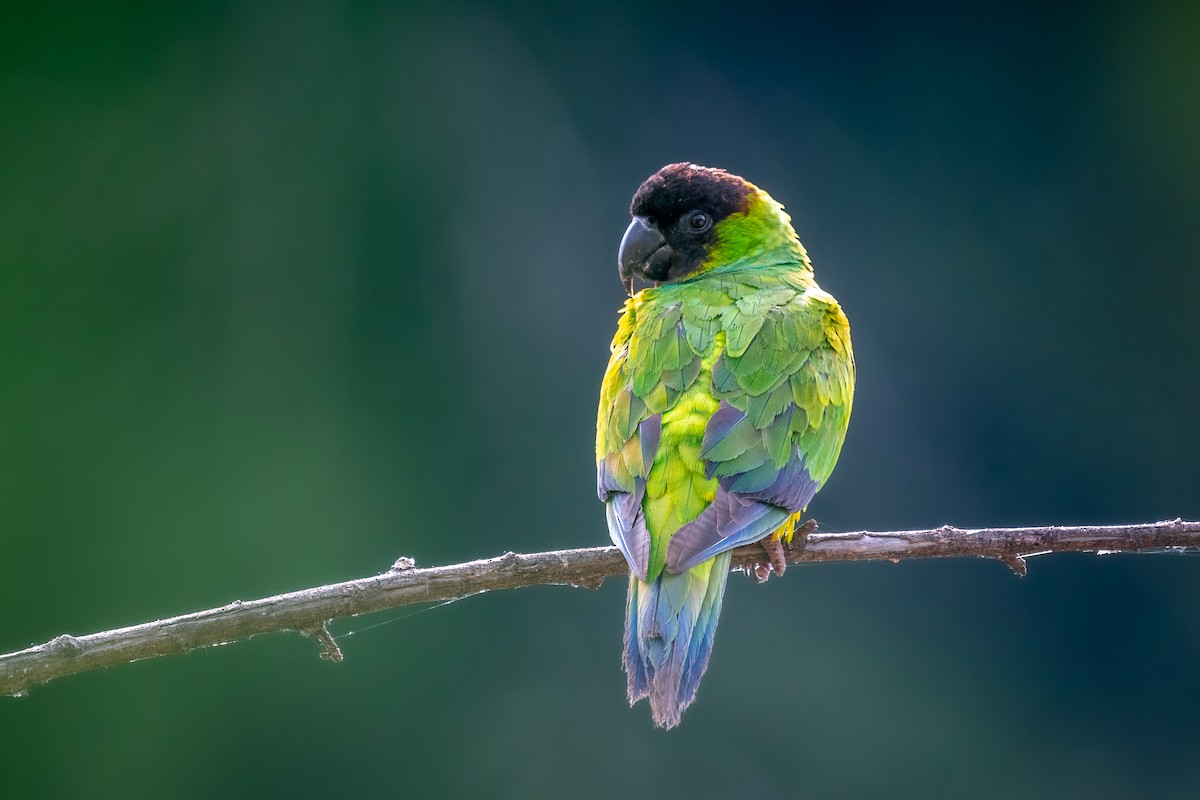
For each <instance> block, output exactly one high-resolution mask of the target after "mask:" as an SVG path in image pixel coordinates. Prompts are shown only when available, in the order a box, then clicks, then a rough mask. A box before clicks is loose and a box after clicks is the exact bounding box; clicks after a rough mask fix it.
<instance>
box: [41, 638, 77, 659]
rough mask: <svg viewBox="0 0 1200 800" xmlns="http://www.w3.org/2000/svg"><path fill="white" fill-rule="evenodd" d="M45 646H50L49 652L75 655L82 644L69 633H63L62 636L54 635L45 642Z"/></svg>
mask: <svg viewBox="0 0 1200 800" xmlns="http://www.w3.org/2000/svg"><path fill="white" fill-rule="evenodd" d="M47 646H48V647H49V648H50V652H52V653H57V654H58V655H63V656H73V655H76V654H77V653H78V652H79V651H80V650H82V649H83V645H82V644H80V642H79V640H78V639H76V638H75V637H74V636H72V635H71V634H69V633H64V634H63V635H62V636H55V637H54V638H53V639H51V640H50V641H49V642H48V643H47Z"/></svg>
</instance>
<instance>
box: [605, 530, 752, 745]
mask: <svg viewBox="0 0 1200 800" xmlns="http://www.w3.org/2000/svg"><path fill="white" fill-rule="evenodd" d="M729 555H730V554H729V552H728V551H726V552H724V553H721V554H720V555H718V556H716V557H715V558H713V559H711V560H709V561H706V562H704V563H703V564H699V565H697V566H695V567H692V568H691V569H690V570H688V571H687V572H682V573H680V574H678V575H670V574H667V573H665V572H664V573H663V574H662V575H661V576H660V577H659V578H658V579H657V580H655V581H654V582H653V583H646V582H644V581H640V580H638V578H637V577H636V576H630V578H629V597H628V599H627V600H626V603H625V658H624V661H625V673H626V675H628V677H629V704H630V705H633V704H634V703H636V702H637V701H638V700H641V699H642V698H643V697H649V698H650V710H651V713H652V714H653V716H654V723H655V724H656V725H659V726H661V727H664V728H673V727H675V726H676V725H678V724H679V717H680V715H681V714H683V710H684V709H685V708H687V707H688V706H689V705H691V703H692V700H694V699H695V698H696V687H698V686H699V685H700V676H702V675H703V674H704V670H705V669H706V668H707V667H708V656H709V654H710V653H711V652H712V643H713V636H714V634H716V632H717V617H718V616H720V614H721V598H722V596H723V595H724V594H725V580H726V578H728V577H729Z"/></svg>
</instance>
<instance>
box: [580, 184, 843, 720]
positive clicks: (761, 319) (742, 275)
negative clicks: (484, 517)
mask: <svg viewBox="0 0 1200 800" xmlns="http://www.w3.org/2000/svg"><path fill="white" fill-rule="evenodd" d="M630 215H631V216H632V218H633V219H632V221H631V222H630V223H629V227H628V229H627V230H626V231H625V234H624V236H623V237H622V239H621V245H620V249H619V251H618V256H617V262H618V272H619V276H620V279H621V282H622V284H623V285H624V286H625V287H626V288H627V290H628V293H629V298H628V299H627V300H626V301H625V304H624V307H623V309H622V310H621V314H620V318H619V321H618V324H617V332H616V334H615V336H614V337H613V340H612V345H611V348H610V351H611V357H610V360H609V363H608V368H607V369H606V370H605V373H604V377H603V381H602V383H601V389H600V403H599V411H598V414H597V424H596V489H597V494H598V495H599V497H600V500H601V501H602V502H603V503H604V505H605V516H606V520H607V526H608V532H609V536H610V538H611V539H612V541H613V543H614V544H615V545H616V546H617V548H618V549H619V550H620V551H621V553H622V555H623V556H624V557H625V560H626V561H627V562H628V563H629V570H630V577H629V593H628V596H627V600H626V610H625V636H624V653H623V656H622V663H623V666H624V669H625V673H626V677H627V682H628V695H629V704H630V705H631V706H632V705H634V704H636V703H637V702H638V701H639V700H641V699H643V698H648V699H649V704H650V710H651V716H652V718H653V721H654V723H655V725H657V726H659V727H662V728H668V729H669V728H673V727H675V726H676V725H678V724H679V721H680V716H681V715H682V713H683V711H684V710H685V709H686V708H687V707H688V706H689V705H691V703H692V701H693V700H694V699H695V697H696V690H697V687H698V686H699V683H700V678H701V676H702V675H703V674H704V671H705V669H706V668H707V666H708V661H709V656H710V654H711V652H712V646H713V637H714V635H715V633H716V628H717V618H718V616H719V614H720V612H721V600H722V597H723V595H724V593H725V583H726V578H727V577H728V575H729V572H730V555H731V550H732V549H733V548H735V547H737V546H739V545H743V544H748V543H752V542H761V543H762V547H763V550H764V559H765V561H764V562H763V563H759V564H756V565H755V566H754V567H753V568H752V575H753V576H754V577H755V578H757V579H758V580H759V582H762V581H765V580H766V579H767V578H768V577H769V576H770V574H771V573H772V572H774V573H775V574H777V575H781V574H782V573H783V572H784V570H785V568H786V566H787V561H786V559H785V557H784V545H785V544H787V543H789V542H790V541H791V539H792V537H793V535H794V534H795V532H796V530H797V523H798V522H799V521H800V517H801V514H802V512H804V510H805V509H806V507H807V506H808V504H809V501H811V500H812V498H813V496H814V495H815V494H816V493H817V491H818V490H819V489H820V488H821V487H822V486H823V485H824V483H825V481H826V480H827V479H828V478H829V475H830V473H831V472H832V471H833V467H834V464H835V463H836V462H837V460H838V456H839V454H840V453H841V449H842V443H843V441H844V439H845V436H846V428H847V425H848V423H849V420H850V408H851V401H852V399H853V395H854V381H855V367H854V354H853V351H852V350H851V346H850V325H849V322H848V321H847V319H846V315H845V314H844V313H843V312H842V308H841V306H840V305H839V304H838V302H837V301H836V300H835V299H834V298H833V296H832V295H830V294H829V293H827V292H825V291H823V290H822V289H821V288H820V287H819V286H818V285H817V283H816V280H815V279H814V277H813V269H812V265H811V263H810V262H809V258H808V254H807V252H806V251H805V249H804V247H803V246H802V245H801V244H800V240H799V238H798V237H797V235H796V232H795V230H794V229H793V228H792V222H791V217H790V216H789V215H788V214H787V213H786V212H785V211H784V210H783V206H781V205H780V204H779V203H777V202H776V201H775V200H774V199H772V198H771V196H770V195H769V194H767V193H766V192H765V191H763V190H762V189H759V188H758V187H757V186H755V185H754V184H752V183H750V182H749V181H747V180H745V179H743V178H741V177H739V176H737V175H734V174H732V173H730V172H727V171H725V170H722V169H715V168H712V167H704V166H699V165H696V164H692V163H687V162H681V163H676V164H668V165H667V166H665V167H663V168H662V169H660V170H658V171H657V172H655V173H654V174H653V175H651V176H650V177H649V178H647V179H646V180H645V181H644V182H643V183H642V184H641V186H640V187H638V189H637V191H636V193H635V194H634V196H633V200H632V202H631V204H630ZM635 277H636V278H639V279H641V280H642V281H643V282H645V283H646V284H649V285H647V286H646V287H645V288H643V289H641V291H638V292H637V293H634V291H633V289H634V283H633V282H634V278H635ZM809 525H811V523H806V524H805V526H802V527H801V530H802V531H804V535H807V529H808V528H809Z"/></svg>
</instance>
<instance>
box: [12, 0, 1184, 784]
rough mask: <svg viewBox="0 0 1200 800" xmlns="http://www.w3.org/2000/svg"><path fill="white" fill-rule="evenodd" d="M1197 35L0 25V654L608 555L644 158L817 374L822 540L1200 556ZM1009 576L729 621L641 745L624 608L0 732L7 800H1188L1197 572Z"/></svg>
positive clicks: (875, 21) (814, 592) (964, 578)
mask: <svg viewBox="0 0 1200 800" xmlns="http://www.w3.org/2000/svg"><path fill="white" fill-rule="evenodd" d="M1195 9H1196V6H1194V5H1191V7H1190V8H1189V4H1184V3H1161V2H1141V3H1136V4H1134V3H1129V4H1091V3H1087V4H1070V3H1057V4H1030V5H1027V6H1023V5H1020V4H1003V5H999V6H974V5H971V7H970V9H969V10H966V9H963V8H959V7H957V6H947V7H938V6H933V5H929V6H924V5H916V6H914V5H911V4H908V5H905V6H904V7H902V8H896V9H892V10H884V9H868V8H865V7H861V6H857V5H847V4H841V3H824V4H814V5H796V6H792V7H788V8H784V7H783V6H775V5H758V4H754V3H719V4H718V3H706V2H696V3H691V4H683V5H679V6H676V7H670V8H668V7H665V6H660V5H658V4H653V3H619V2H615V3H601V4H582V5H577V6H572V7H570V8H555V7H553V6H549V5H545V6H537V5H533V4H517V3H512V4H504V5H502V6H488V5H486V4H482V3H439V4H430V5H428V6H418V5H416V4H410V3H368V2H363V3H350V2H328V3H227V2H226V3H221V2H217V3H202V4H192V5H188V4H168V3H144V4H127V5H123V6H120V7H119V8H114V7H111V6H108V7H103V8H102V7H100V6H99V5H82V4H81V5H79V6H78V7H75V8H71V7H63V6H57V5H56V6H50V5H42V6H40V7H37V8H31V9H29V10H26V11H24V12H20V13H17V12H6V13H5V22H4V24H3V25H0V543H2V545H3V547H2V551H0V607H2V608H4V609H5V613H4V614H3V622H2V623H0V650H12V649H18V648H21V647H24V646H27V645H29V644H31V643H35V642H40V641H44V640H46V639H48V638H50V637H53V636H55V635H57V634H59V633H62V632H64V631H69V632H72V633H75V634H82V633H87V632H91V631H94V630H100V629H104V628H109V627H115V626H120V625H125V624H131V623H134V622H139V621H144V620H147V619H150V618H153V617H156V616H163V615H169V614H175V613H182V612H186V611H191V610H195V609H199V608H204V607H209V606H213V605H218V604H221V603H224V602H227V601H229V600H232V599H235V598H250V597H258V596H263V595H267V594H272V593H276V592H280V591H287V590H291V589H297V588H301V587H304V586H309V585H316V584H320V583H325V582H330V581H336V580H342V579H347V578H351V577H357V576H361V575H368V574H373V573H375V572H379V571H382V570H384V569H386V568H387V567H388V566H389V565H390V564H391V563H392V561H393V559H395V558H396V557H397V556H400V555H409V556H412V557H414V558H416V560H417V562H418V563H419V564H422V565H434V564H442V563H451V562H455V561H460V560H467V559H471V558H476V557H483V556H490V555H495V554H498V553H500V552H503V551H505V550H509V549H511V550H516V551H536V550H542V549H551V548H558V547H570V546H586V545H594V544H602V543H605V542H606V541H607V534H606V531H605V526H604V522H603V513H602V510H601V507H600V505H599V504H598V503H597V502H596V500H595V496H594V478H593V463H592V446H593V425H594V415H595V396H596V391H597V385H598V381H599V377H600V374H601V371H602V369H603V366H604V363H605V360H606V358H607V345H608V341H609V338H610V336H611V332H612V329H613V327H614V324H615V321H616V310H617V308H618V306H619V305H620V302H621V299H622V292H621V287H620V286H619V285H618V281H617V278H616V268H615V253H616V248H617V243H618V241H619V238H620V235H621V233H622V231H623V229H624V227H625V225H626V220H627V215H626V209H627V205H628V200H629V197H630V195H631V194H632V192H633V190H634V189H635V188H636V186H637V185H638V183H639V182H640V181H641V180H642V179H643V178H644V177H645V176H646V175H647V174H649V173H650V172H652V171H653V170H654V169H656V168H657V167H659V166H661V165H662V164H664V163H667V162H670V161H676V160H683V159H688V160H694V161H698V162H701V163H707V164H712V165H718V166H723V167H726V168H728V169H730V170H733V171H736V172H738V173H741V174H743V175H745V176H747V177H749V178H750V179H751V180H753V181H755V182H757V183H758V184H760V185H761V186H763V187H764V188H766V189H768V190H769V191H770V192H771V193H772V194H773V195H774V196H775V197H776V198H778V199H779V200H781V201H782V202H784V203H785V204H786V205H787V206H788V209H789V210H790V212H791V214H792V215H793V217H794V219H795V221H796V227H797V229H798V230H799V232H800V235H801V238H802V239H803V241H804V242H805V244H806V245H807V247H808V249H809V251H810V253H811V254H812V257H813V259H814V263H815V266H816V270H817V276H818V278H819V280H820V281H821V283H822V285H823V286H824V287H825V288H826V289H828V290H830V291H831V292H833V293H834V294H835V295H836V296H837V297H838V298H839V299H840V300H841V301H842V303H843V306H844V307H845V309H846V310H847V312H848V314H849V316H850V319H851V321H852V325H853V330H854V344H855V349H856V351H857V355H858V364H859V375H860V382H859V392H858V396H857V400H856V403H855V410H854V419H853V421H852V424H851V429H850V435H849V439H848V442H847V444H846V447H845V450H844V452H843V455H842V462H841V464H840V466H839V468H838V470H837V472H836V473H835V474H834V477H833V479H832V481H831V483H830V484H829V485H828V487H827V488H826V489H825V491H824V492H823V493H822V494H821V495H820V496H819V497H818V499H817V500H816V502H814V504H813V506H812V508H811V509H810V510H811V511H812V513H813V515H814V516H815V517H816V518H818V519H819V520H820V521H821V522H822V523H823V524H824V525H825V527H826V528H827V529H830V530H854V529H860V528H874V529H896V528H910V527H930V526H935V525H939V524H942V523H954V524H959V525H964V526H972V525H1008V524H1025V523H1093V522H1094V523H1118V522H1136V521H1151V520H1157V519H1162V518H1171V517H1175V516H1183V517H1185V518H1188V517H1190V518H1193V519H1194V518H1197V517H1200V491H1198V490H1200V481H1198V479H1197V478H1198V474H1197V473H1198V471H1197V453H1198V452H1200V423H1198V419H1197V405H1198V402H1200V400H1198V398H1200V367H1198V365H1197V354H1198V352H1200V321H1198V319H1197V310H1198V309H1200V270H1198V268H1197V267H1198V264H1200V102H1198V101H1197V98H1198V97H1200V15H1198V14H1197V12H1196V10H1195ZM1030 567H1031V569H1030V574H1029V576H1028V577H1027V578H1025V579H1023V580H1018V579H1016V578H1015V577H1014V576H1013V575H1012V574H1011V573H1010V572H1009V571H1008V569H1007V568H1005V567H1004V566H1002V565H1000V564H998V563H994V562H985V561H971V560H960V561H949V560H943V561H937V562H905V563H902V564H900V565H898V566H897V565H892V564H858V565H827V566H812V567H805V568H798V569H795V570H793V571H792V572H790V573H789V574H788V576H787V578H786V579H785V580H781V581H772V582H771V583H770V584H769V585H767V586H765V587H756V586H754V585H752V584H751V583H750V582H749V581H747V580H736V579H735V580H732V581H731V583H730V588H729V591H728V595H727V598H726V604H725V612H724V615H723V619H722V623H721V633H720V635H719V636H718V638H717V645H716V648H715V652H714V656H713V660H712V663H711V667H710V669H709V672H708V675H707V677H706V679H705V681H704V684H703V686H702V688H701V692H700V695H699V698H698V701H697V703H696V704H695V705H694V706H693V707H692V709H691V710H690V711H689V712H688V713H687V715H686V716H685V718H684V723H683V725H682V727H681V728H680V729H678V730H676V731H672V732H670V733H664V732H662V731H657V730H654V729H652V728H651V725H650V722H649V714H648V712H647V710H646V709H645V708H642V707H639V708H636V709H633V710H630V709H629V708H627V707H626V704H625V700H624V677H623V675H622V673H621V671H620V668H619V653H620V641H621V625H622V615H623V605H624V598H623V595H624V586H623V583H622V582H621V581H616V580H614V581H609V582H608V583H606V584H605V586H604V587H603V588H602V589H601V590H599V591H597V592H587V591H580V590H571V589H566V588H554V587H544V588H533V589H525V590H521V591H514V592H504V593H499V594H494V595H485V596H478V597H473V598H469V599H467V600H463V601H460V602H458V603H455V604H452V605H448V606H444V607H440V608H436V609H431V610H428V611H424V612H420V613H417V614H415V615H414V614H413V611H412V610H411V609H409V610H400V611H397V612H391V613H387V614H380V615H375V616H371V617H366V618H362V619H357V620H350V621H340V622H338V623H336V624H335V626H334V628H335V633H337V634H339V635H345V634H347V633H349V632H356V633H355V635H353V636H349V637H348V638H345V639H343V641H342V644H343V646H344V649H345V651H346V656H347V659H346V661H345V663H343V664H341V665H339V666H334V665H331V664H329V663H326V662H323V661H320V660H318V659H317V657H316V653H317V648H316V647H315V646H314V645H313V643H312V642H310V641H307V640H303V639H301V638H300V637H297V636H294V635H287V636H283V635H281V636H275V637H266V638H260V639H255V640H253V641H251V642H249V643H245V644H239V645H233V646H228V647H223V648H217V649H215V650H209V651H203V652H197V653H193V654H191V655H188V656H185V657H174V658H169V659H160V660H156V661H151V662H144V663H139V664H133V665H126V666H122V667H118V668H113V669H109V670H106V671H103V672H98V673H91V674H86V675H82V676H77V677H73V678H69V679H65V680H62V681H59V682H56V683H53V684H50V685H48V686H45V687H42V688H39V689H36V690H34V691H33V692H32V693H31V694H30V695H29V696H28V697H26V698H22V699H10V698H0V754H2V755H0V795H2V796H4V797H12V798H21V797H79V796H93V797H109V796H156V797H176V798H191V797H196V798H199V797H214V796H222V797H228V798H233V797H242V796H245V797H273V796H279V797H310V796H311V797H329V796H362V795H366V794H368V793H369V794H371V795H374V796H408V797H435V796H447V797H454V796H484V797H521V798H528V797H562V796H574V797H614V796H626V797H630V796H639V797H690V798H703V797H729V796H742V795H751V794H752V795H754V796H782V795H796V796H810V797H839V796H840V797H858V798H864V797H880V798H895V797H922V798H942V797H944V798H961V797H977V798H1009V797H1054V798H1074V797H1081V798H1082V797H1086V798H1127V797H1131V796H1154V797H1159V798H1174V797H1178V798H1194V797H1196V796H1197V793H1200V770H1198V769H1197V765H1196V755H1195V754H1196V752H1197V747H1198V746H1200V684H1198V683H1197V681H1196V675H1197V671H1198V670H1200V613H1198V612H1197V608H1198V605H1200V559H1198V558H1189V557H1184V556H1167V555H1144V556H1110V557H1104V558H1097V557H1094V556H1051V557H1044V558H1039V559H1034V560H1033V561H1032V562H1031V565H1030ZM379 623H387V624H382V625H380V624H379ZM372 626H378V627H372Z"/></svg>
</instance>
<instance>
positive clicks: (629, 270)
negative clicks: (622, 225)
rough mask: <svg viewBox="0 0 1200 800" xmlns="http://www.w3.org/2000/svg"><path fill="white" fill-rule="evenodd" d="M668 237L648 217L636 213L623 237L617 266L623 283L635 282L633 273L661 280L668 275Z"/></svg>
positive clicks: (630, 283) (645, 277) (641, 276)
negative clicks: (638, 215)
mask: <svg viewBox="0 0 1200 800" xmlns="http://www.w3.org/2000/svg"><path fill="white" fill-rule="evenodd" d="M666 243H667V240H666V238H665V237H664V236H663V235H662V233H661V232H660V231H659V230H658V228H656V227H655V226H654V223H652V222H650V221H649V220H647V219H646V218H645V217H634V218H633V222H631V223H629V227H628V228H626V229H625V235H624V236H623V237H621V249H620V251H619V252H618V253H617V269H618V271H619V272H620V274H621V283H623V284H629V285H632V281H633V276H634V275H637V276H638V277H640V278H644V279H646V280H653V281H659V280H662V279H663V278H664V277H666V266H667V264H668V262H669V261H670V252H669V248H666V249H664V245H666Z"/></svg>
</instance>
